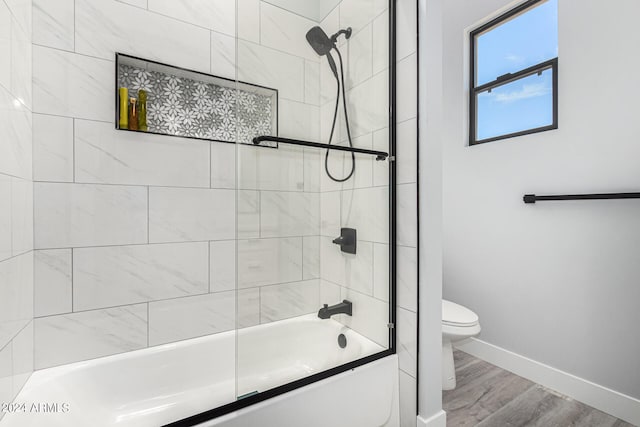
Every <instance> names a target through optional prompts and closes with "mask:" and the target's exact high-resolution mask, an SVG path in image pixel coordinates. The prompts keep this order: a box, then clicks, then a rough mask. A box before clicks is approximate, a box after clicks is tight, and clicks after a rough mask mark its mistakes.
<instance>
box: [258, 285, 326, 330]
mask: <svg viewBox="0 0 640 427" xmlns="http://www.w3.org/2000/svg"><path fill="white" fill-rule="evenodd" d="M319 295H320V292H319V280H307V281H304V282H294V283H285V284H281V285H273V286H264V287H262V288H260V323H268V322H273V321H276V320H282V319H287V318H290V317H295V316H301V315H303V314H309V313H315V312H317V311H318V310H319V308H320V300H319Z"/></svg>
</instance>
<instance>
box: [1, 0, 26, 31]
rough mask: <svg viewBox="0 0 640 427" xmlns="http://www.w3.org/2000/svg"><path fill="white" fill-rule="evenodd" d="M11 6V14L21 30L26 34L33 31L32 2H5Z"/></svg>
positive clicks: (19, 0)
mask: <svg viewBox="0 0 640 427" xmlns="http://www.w3.org/2000/svg"><path fill="white" fill-rule="evenodd" d="M4 2H5V3H6V4H7V6H9V10H11V14H12V15H13V16H14V17H15V18H16V21H17V23H18V25H19V26H20V29H21V30H22V31H23V32H24V33H25V34H31V31H32V25H33V24H32V8H33V7H32V1H31V0H4Z"/></svg>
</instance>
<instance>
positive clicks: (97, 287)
mask: <svg viewBox="0 0 640 427" xmlns="http://www.w3.org/2000/svg"><path fill="white" fill-rule="evenodd" d="M208 245H209V244H208V243H207V242H196V243H173V244H161V245H132V246H111V247H102V248H83V249H82V248H81V249H74V251H73V309H74V310H75V311H81V310H95V309H97V308H105V307H114V306H119V305H130V304H137V303H142V302H149V301H158V300H163V299H169V298H177V297H184V296H190V295H198V294H204V293H207V292H208V291H209V248H208Z"/></svg>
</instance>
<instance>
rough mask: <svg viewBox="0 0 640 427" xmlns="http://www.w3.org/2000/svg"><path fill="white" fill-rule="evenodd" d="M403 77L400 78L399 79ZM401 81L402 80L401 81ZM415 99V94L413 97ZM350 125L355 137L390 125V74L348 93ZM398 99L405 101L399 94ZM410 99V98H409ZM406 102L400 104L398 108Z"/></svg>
mask: <svg viewBox="0 0 640 427" xmlns="http://www.w3.org/2000/svg"><path fill="white" fill-rule="evenodd" d="M400 78H401V77H400V76H398V79H400ZM399 81H400V80H399ZM413 97H414V99H415V94H414V95H413ZM347 98H348V99H349V104H350V109H349V123H350V125H351V134H352V135H353V137H357V136H360V135H364V134H366V133H370V132H373V131H376V130H378V129H382V128H384V127H387V126H388V125H389V74H388V72H386V71H383V72H380V73H378V74H376V75H375V76H373V77H372V78H370V79H369V80H366V81H365V82H363V83H361V84H359V85H357V86H355V87H354V88H353V89H351V90H350V91H348V92H347ZM398 99H404V98H402V97H401V96H400V94H398ZM407 99H410V98H407ZM403 104H405V102H404V101H403V102H400V103H398V108H399V106H400V105H403Z"/></svg>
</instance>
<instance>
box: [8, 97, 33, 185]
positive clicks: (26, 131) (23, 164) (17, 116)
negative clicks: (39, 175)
mask: <svg viewBox="0 0 640 427" xmlns="http://www.w3.org/2000/svg"><path fill="white" fill-rule="evenodd" d="M31 140H32V114H31V112H30V111H29V110H28V109H27V108H26V107H25V106H24V105H23V104H22V103H20V102H19V101H18V100H17V99H16V98H14V97H13V96H12V95H11V94H10V93H9V92H8V91H7V90H5V89H4V88H3V87H0V141H2V144H0V173H5V174H7V175H13V176H17V177H20V178H24V179H29V180H30V179H31V177H32V141H31Z"/></svg>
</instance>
